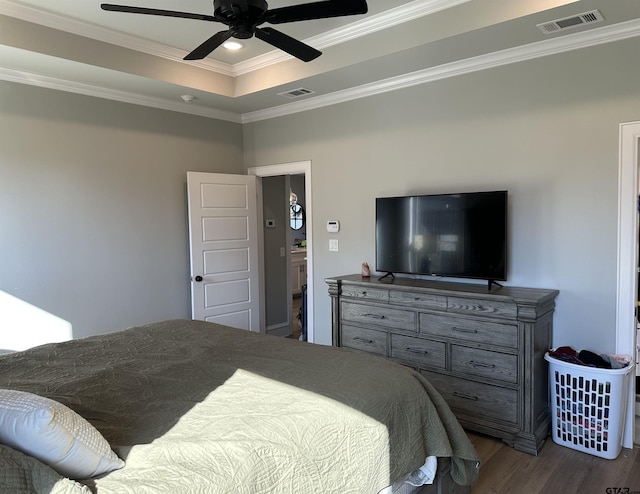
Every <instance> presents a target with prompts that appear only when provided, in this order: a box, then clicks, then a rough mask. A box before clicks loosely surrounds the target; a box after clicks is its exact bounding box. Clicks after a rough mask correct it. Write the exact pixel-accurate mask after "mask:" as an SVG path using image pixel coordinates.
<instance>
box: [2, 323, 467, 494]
mask: <svg viewBox="0 0 640 494" xmlns="http://www.w3.org/2000/svg"><path fill="white" fill-rule="evenodd" d="M0 388H11V389H18V390H23V391H29V392H32V393H36V394H39V395H42V396H46V397H49V398H52V399H54V400H57V401H59V402H61V403H63V404H65V405H67V406H68V407H70V408H71V409H73V410H75V411H76V412H78V413H79V414H80V415H82V416H83V417H85V418H86V419H87V420H88V421H89V422H90V423H92V424H93V425H94V426H95V427H96V428H97V429H98V430H99V431H100V432H101V433H102V434H103V435H104V437H105V438H106V439H107V440H108V441H109V443H110V444H111V446H112V448H113V449H114V451H115V452H116V453H117V454H118V455H119V456H120V457H121V458H123V459H124V460H125V461H126V466H125V467H124V468H123V469H121V470H117V471H114V472H111V473H109V474H107V475H106V476H104V477H102V478H97V479H88V480H84V481H83V484H85V485H87V486H89V487H90V489H91V490H92V491H94V492H98V493H135V494H141V493H146V492H148V493H163V492H165V493H171V494H176V493H181V492H184V493H224V494H228V493H255V494H267V493H269V494H271V493H296V494H305V493H309V494H330V493H335V494H338V493H339V494H350V493H354V494H355V493H362V494H375V493H377V492H379V491H380V490H381V489H383V488H384V487H386V486H388V485H390V484H391V483H393V482H394V481H396V480H398V479H400V478H402V477H403V476H404V475H406V474H407V473H409V472H410V471H412V470H414V469H416V468H417V467H419V466H420V465H422V463H424V461H425V458H426V457H427V456H429V455H434V456H438V457H451V458H452V464H453V470H452V473H451V475H452V476H453V478H454V480H455V481H456V482H458V483H460V484H466V485H468V484H471V483H473V482H474V481H475V479H476V476H477V466H478V457H477V454H476V452H475V450H474V448H473V446H472V445H471V443H470V441H469V440H468V438H467V436H466V434H465V433H464V431H463V430H462V428H461V427H460V425H459V424H458V422H457V420H456V419H455V417H454V415H453V414H452V413H451V411H450V410H449V408H448V406H447V405H446V403H445V402H444V400H443V399H442V398H441V396H440V395H439V394H438V393H437V392H436V391H435V389H434V388H433V387H432V386H431V385H430V384H429V382H428V381H427V380H426V379H425V378H424V377H423V376H421V375H420V374H418V373H416V372H414V371H412V370H411V369H408V368H406V367H403V366H400V365H398V364H395V363H393V362H391V361H388V360H386V359H383V358H381V357H376V356H371V355H367V354H363V353H357V352H354V351H350V350H347V349H342V348H331V347H325V346H320V345H313V344H309V343H305V342H300V341H297V340H291V339H283V338H277V337H273V336H265V335H259V334H255V333H250V332H246V331H241V330H237V329H232V328H228V327H225V326H220V325H216V324H212V323H206V322H202V321H187V320H177V321H163V322H160V323H155V324H150V325H147V326H142V327H136V328H130V329H128V330H124V331H120V332H116V333H109V334H105V335H100V336H93V337H89V338H84V339H80V340H73V341H71V342H66V343H58V344H51V345H45V346H42V347H38V348H35V349H32V350H28V351H25V352H20V353H16V354H10V355H6V356H2V357H0ZM8 450H9V448H6V447H4V448H0V466H2V467H3V468H7V467H6V465H5V463H6V461H8V460H7V455H9V454H10V453H9V452H8ZM16 454H17V453H16ZM3 458H4V460H5V463H2V459H3ZM15 468H19V467H15ZM30 468H33V467H30ZM41 468H42V469H45V470H46V469H47V468H48V467H45V466H44V465H41ZM49 473H50V472H49ZM49 473H48V474H49ZM54 473H55V472H54ZM83 487H84V486H81V485H79V484H75V483H73V482H68V485H67V480H66V479H61V483H60V485H59V488H60V492H83ZM46 492H49V491H48V490H47V491H46Z"/></svg>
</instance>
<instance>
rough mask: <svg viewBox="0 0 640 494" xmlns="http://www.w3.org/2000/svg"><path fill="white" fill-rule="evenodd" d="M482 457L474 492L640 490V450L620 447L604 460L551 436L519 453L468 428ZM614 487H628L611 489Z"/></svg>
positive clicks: (533, 493) (584, 493)
mask: <svg viewBox="0 0 640 494" xmlns="http://www.w3.org/2000/svg"><path fill="white" fill-rule="evenodd" d="M468 435H469V438H470V439H471V441H472V443H473V445H474V446H475V448H476V451H477V452H478V454H479V455H480V458H481V459H482V466H481V467H480V475H479V478H478V481H477V482H476V484H475V485H473V487H472V488H471V492H472V494H489V493H491V494H494V493H495V494H509V493H513V494H538V493H540V494H542V493H544V494H556V493H563V494H564V493H567V494H592V493H593V494H608V493H615V494H622V493H626V494H632V493H633V492H637V493H638V494H640V449H639V448H638V446H636V447H635V448H634V449H624V448H623V449H622V452H621V453H620V455H619V456H618V458H616V459H615V460H605V459H604V458H599V457H597V456H593V455H590V454H586V453H582V452H580V451H576V450H573V449H570V448H566V447H564V446H560V445H558V444H556V443H554V442H553V441H552V439H551V437H549V438H547V440H546V442H545V444H544V445H543V447H542V450H541V451H540V454H539V455H538V456H532V455H529V454H527V453H522V452H520V451H516V450H514V449H513V448H511V447H509V446H507V445H506V444H504V443H503V442H502V441H500V440H499V439H496V438H493V437H489V436H485V435H482V434H476V433H473V432H470V431H469V432H468ZM612 487H621V488H627V489H626V490H624V489H622V490H607V489H608V488H612Z"/></svg>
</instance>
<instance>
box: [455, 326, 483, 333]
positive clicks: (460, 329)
mask: <svg viewBox="0 0 640 494" xmlns="http://www.w3.org/2000/svg"><path fill="white" fill-rule="evenodd" d="M452 330H453V331H458V332H460V333H470V334H476V333H477V332H478V330H477V329H467V328H458V327H456V326H454V327H453V328H452Z"/></svg>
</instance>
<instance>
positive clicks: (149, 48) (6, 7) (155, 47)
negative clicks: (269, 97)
mask: <svg viewBox="0 0 640 494" xmlns="http://www.w3.org/2000/svg"><path fill="white" fill-rule="evenodd" d="M0 12H2V14H3V15H7V16H9V17H15V18H16V19H20V20H23V21H27V22H31V23H34V24H39V25H41V26H45V27H49V28H51V29H57V30H59V31H65V32H68V33H71V34H75V35H78V36H83V37H85V38H91V39H95V40H97V41H102V42H104V43H109V44H111V45H116V46H120V47H123V48H128V49H130V50H135V51H139V52H141V53H146V54H148V55H153V56H156V57H161V58H165V59H167V60H171V61H174V62H181V63H188V64H190V65H194V66H196V67H199V68H201V69H205V70H210V71H212V72H217V73H219V74H222V75H227V76H234V71H233V67H232V66H231V65H230V64H227V63H223V62H218V61H217V60H213V59H210V58H205V59H204V60H194V61H185V60H183V58H184V56H185V55H186V54H187V52H186V51H183V50H179V49H177V48H173V47H171V46H167V45H165V44H162V43H157V42H155V41H151V40H148V39H143V38H140V37H138V36H133V35H130V34H126V33H123V32H120V31H115V30H113V29H107V28H105V27H102V26H98V25H97V24H91V23H88V22H84V21H79V20H78V19H74V18H72V17H67V16H64V15H60V14H56V13H54V12H51V11H48V10H41V9H37V8H34V7H31V6H29V5H25V4H22V3H20V2H16V1H13V0H0Z"/></svg>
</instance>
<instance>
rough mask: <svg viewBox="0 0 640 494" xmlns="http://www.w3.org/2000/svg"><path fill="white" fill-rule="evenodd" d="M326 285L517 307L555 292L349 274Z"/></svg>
mask: <svg viewBox="0 0 640 494" xmlns="http://www.w3.org/2000/svg"><path fill="white" fill-rule="evenodd" d="M325 282H326V283H328V284H330V285H331V284H336V285H339V284H350V285H358V286H368V287H376V288H383V287H393V288H394V289H395V290H408V291H409V290H411V291H415V290H418V291H421V292H426V293H431V294H434V295H443V296H449V297H455V296H462V297H470V296H471V297H475V298H488V299H493V300H505V301H506V300H508V301H513V302H516V303H519V304H541V303H544V302H547V301H549V300H553V299H554V298H555V297H556V296H557V295H558V293H560V292H559V291H558V290H554V289H546V288H522V287H514V286H496V285H494V286H493V287H492V288H491V290H489V286H488V283H456V282H452V281H444V280H417V279H411V278H402V277H395V278H392V277H391V276H388V277H386V278H384V279H382V280H380V279H378V277H375V276H372V277H370V278H365V277H363V276H361V275H360V274H349V275H343V276H333V277H330V278H326V279H325Z"/></svg>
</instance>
